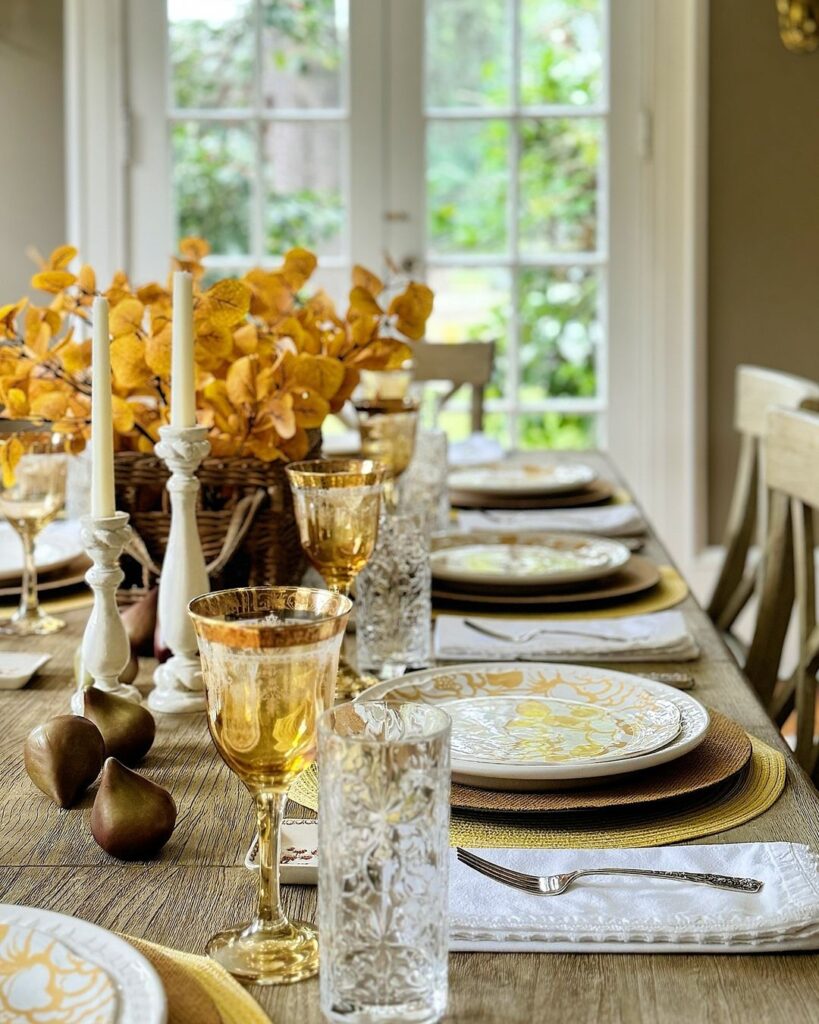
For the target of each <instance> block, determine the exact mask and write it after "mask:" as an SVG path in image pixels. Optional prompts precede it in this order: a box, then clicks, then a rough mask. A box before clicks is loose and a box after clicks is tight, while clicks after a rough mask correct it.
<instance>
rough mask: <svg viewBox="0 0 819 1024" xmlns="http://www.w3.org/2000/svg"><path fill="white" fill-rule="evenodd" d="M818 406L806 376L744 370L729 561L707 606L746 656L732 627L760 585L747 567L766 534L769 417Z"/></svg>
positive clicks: (739, 376) (818, 391)
mask: <svg viewBox="0 0 819 1024" xmlns="http://www.w3.org/2000/svg"><path fill="white" fill-rule="evenodd" d="M812 401H813V402H817V401H819V385H818V384H815V383H814V382H813V381H811V380H807V379H805V378H804V377H795V376H793V375H792V374H789V373H780V372H778V371H776V370H766V369H764V368H763V367H760V366H739V367H737V372H736V378H735V397H734V426H735V428H736V430H737V432H738V433H739V435H740V451H739V461H738V463H737V472H736V477H735V479H734V490H733V495H732V497H731V508H730V512H729V515H728V525H727V528H726V532H725V539H724V542H723V543H724V547H725V556H724V559H723V562H722V566H721V569H720V573H719V577H718V579H717V582H716V585H715V587H714V591H713V594H712V595H711V600H710V603H709V605H708V614H709V616H710V617H711V619H712V621H713V622H714V624H715V625H716V626H717V627H718V628H719V629H721V630H722V631H723V633H724V634H725V635H726V638H727V639H729V640H730V641H731V646H732V648H733V649H734V651H735V653H736V652H738V651H739V655H740V660H742V656H741V650H740V649H741V646H742V645H741V643H740V642H739V641H738V640H736V638H735V637H733V635H732V633H731V627H732V626H733V625H734V623H735V622H736V620H737V617H738V616H739V614H740V613H741V612H742V610H743V608H745V606H746V605H747V604H748V601H749V600H750V598H751V595H752V594H753V593H754V590H755V587H756V583H757V572H756V569H755V568H754V567H753V566H749V565H748V554H749V552H750V550H751V547H752V545H753V544H754V543H759V545H760V547H761V545H762V544H764V543H765V537H766V534H767V518H768V517H767V507H766V500H765V497H764V495H765V485H764V480H763V474H762V471H761V454H760V453H761V445H762V443H763V440H764V438H765V432H766V429H767V419H766V417H767V413H768V410H769V409H772V408H774V407H776V406H780V407H786V408H790V409H796V408H799V407H800V406H802V405H804V404H808V403H810V402H812Z"/></svg>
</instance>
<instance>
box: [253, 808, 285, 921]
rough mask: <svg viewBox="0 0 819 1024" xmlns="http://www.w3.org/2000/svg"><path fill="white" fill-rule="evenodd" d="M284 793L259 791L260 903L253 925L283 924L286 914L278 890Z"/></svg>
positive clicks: (257, 812) (257, 818)
mask: <svg viewBox="0 0 819 1024" xmlns="http://www.w3.org/2000/svg"><path fill="white" fill-rule="evenodd" d="M286 800H287V794H286V793H258V794H257V795H256V820H257V823H258V828H259V904H258V908H257V910H256V920H255V921H254V922H253V926H254V928H256V929H259V928H263V929H265V930H268V929H276V928H282V927H283V926H285V925H286V924H287V917H286V916H285V914H284V911H283V910H282V904H281V894H280V891H279V861H280V859H281V858H280V856H279V844H280V834H281V827H282V818H283V816H284V805H285V801H286Z"/></svg>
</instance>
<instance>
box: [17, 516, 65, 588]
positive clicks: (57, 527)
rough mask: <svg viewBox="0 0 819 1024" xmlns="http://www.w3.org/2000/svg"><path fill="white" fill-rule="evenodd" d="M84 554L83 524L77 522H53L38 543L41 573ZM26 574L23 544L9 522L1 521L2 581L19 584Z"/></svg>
mask: <svg viewBox="0 0 819 1024" xmlns="http://www.w3.org/2000/svg"><path fill="white" fill-rule="evenodd" d="M82 553H83V547H82V544H81V543H80V524H79V523H78V522H76V521H75V520H68V521H63V522H56V523H49V524H48V526H46V527H45V528H44V529H43V531H42V532H41V533H40V535H39V536H38V537H37V540H36V542H35V544H34V561H35V564H36V566H37V571H38V572H44V573H45V572H54V571H55V570H57V569H62V568H64V567H65V566H66V565H69V564H70V563H71V562H73V561H74V559H75V558H77V556H78V555H81V554H82ZM22 575H23V545H22V543H21V541H20V537H19V535H18V534H17V533H15V531H14V530H13V528H12V527H11V526H10V525H9V524H8V523H7V522H5V521H2V522H0V582H15V581H19V580H20V579H21V578H22Z"/></svg>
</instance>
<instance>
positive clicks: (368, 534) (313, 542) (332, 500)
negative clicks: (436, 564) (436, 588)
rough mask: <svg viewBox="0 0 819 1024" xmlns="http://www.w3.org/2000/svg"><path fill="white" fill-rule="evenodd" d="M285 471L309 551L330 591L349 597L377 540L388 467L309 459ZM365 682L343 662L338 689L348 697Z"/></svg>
mask: <svg viewBox="0 0 819 1024" xmlns="http://www.w3.org/2000/svg"><path fill="white" fill-rule="evenodd" d="M286 471H287V476H288V479H289V480H290V489H291V490H292V492H293V507H294V511H295V514H296V525H297V527H298V530H299V540H300V541H301V546H302V548H303V549H304V553H305V554H306V555H307V558H308V560H309V562H310V564H311V565H312V566H313V568H314V569H316V571H317V572H319V573H321V576H322V578H323V580H324V582H325V583H326V584H327V586H328V587H329V588H330V589H331V590H333V591H335V592H337V593H339V594H344V595H345V596H349V593H350V588H351V586H352V584H353V580H354V579H355V578H356V576H357V575H358V574H359V573H360V572H361V570H362V569H363V568H364V566H365V565H366V564H367V562H368V561H369V560H370V557H371V556H372V553H373V549H374V548H375V542H376V539H377V537H378V516H379V513H380V511H381V493H382V486H383V481H384V473H385V470H384V467H383V465H381V463H379V462H374V461H373V460H372V459H310V460H308V461H305V462H291V463H290V465H289V466H287V467H286ZM365 684H366V681H364V680H362V677H361V676H360V675H359V674H358V673H357V672H356V671H355V669H353V668H352V667H351V666H350V665H348V664H346V663H345V662H343V661H342V663H341V667H340V668H339V672H338V685H339V690H340V691H341V692H342V693H344V694H345V695H349V694H351V693H355V692H357V691H359V690H361V689H362V688H363V686H364V685H365Z"/></svg>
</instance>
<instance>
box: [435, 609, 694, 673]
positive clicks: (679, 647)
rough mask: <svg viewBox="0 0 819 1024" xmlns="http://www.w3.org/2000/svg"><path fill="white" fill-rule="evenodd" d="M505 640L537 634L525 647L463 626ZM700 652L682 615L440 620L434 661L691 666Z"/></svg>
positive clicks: (460, 617) (451, 617) (461, 617)
mask: <svg viewBox="0 0 819 1024" xmlns="http://www.w3.org/2000/svg"><path fill="white" fill-rule="evenodd" d="M467 619H468V620H469V621H470V622H474V623H476V624H477V625H480V626H484V627H485V628H487V629H490V630H493V631H495V632H498V633H504V634H506V635H508V636H510V637H517V636H522V635H523V634H525V633H527V632H531V631H532V630H533V629H537V630H542V631H543V632H541V633H539V634H538V635H537V636H535V637H533V638H532V639H531V640H528V641H527V642H526V643H520V642H519V641H515V640H512V641H507V640H500V639H495V638H494V637H491V636H486V635H485V634H483V633H480V632H478V631H477V630H474V629H471V628H470V627H469V626H467V625H466V620H467ZM699 654H700V649H699V647H698V646H697V642H696V641H695V639H694V637H693V636H692V635H691V633H689V631H688V627H687V626H686V624H685V618H684V616H683V614H682V612H678V611H670V612H654V613H652V614H650V615H631V616H626V617H624V618H622V619H566V620H559V619H548V620H547V619H540V620H538V619H533V618H531V617H530V618H520V619H508V618H505V617H504V618H502V619H499V618H488V617H486V616H481V615H439V616H438V618H437V619H436V622H435V657H436V658H437V659H438V660H439V661H549V660H551V659H553V658H559V659H560V660H561V661H581V662H582V661H588V660H589V659H592V658H597V659H599V660H602V661H693V660H694V659H695V658H698V657H699Z"/></svg>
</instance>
